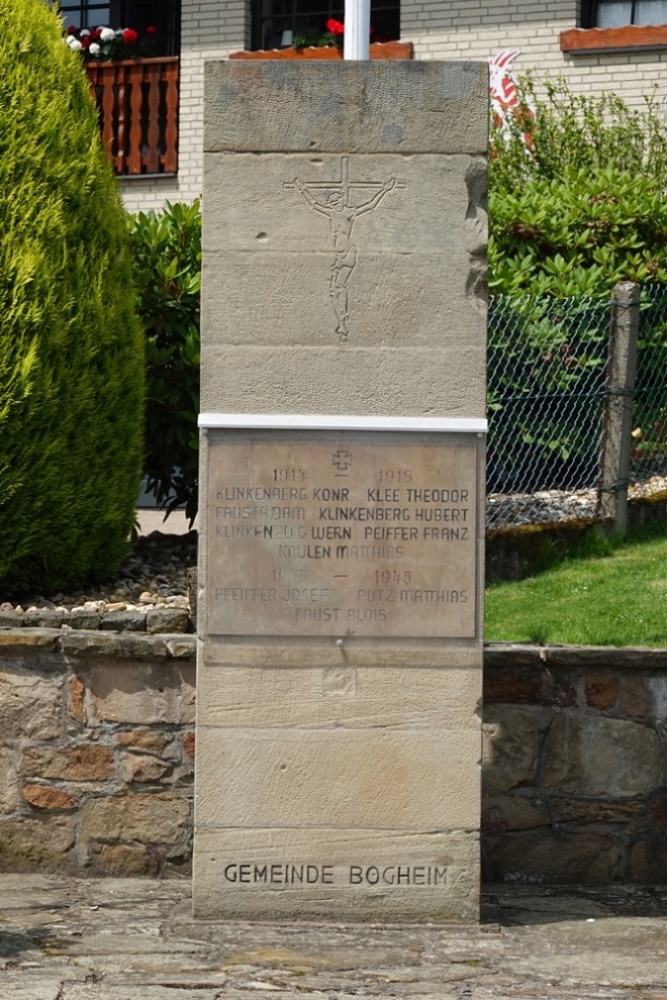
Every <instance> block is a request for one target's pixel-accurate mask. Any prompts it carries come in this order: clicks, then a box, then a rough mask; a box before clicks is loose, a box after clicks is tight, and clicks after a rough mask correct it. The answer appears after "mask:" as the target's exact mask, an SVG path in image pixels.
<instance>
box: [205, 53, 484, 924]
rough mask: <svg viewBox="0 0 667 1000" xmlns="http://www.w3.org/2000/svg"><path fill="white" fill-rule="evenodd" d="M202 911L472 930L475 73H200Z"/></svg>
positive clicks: (476, 642)
mask: <svg viewBox="0 0 667 1000" xmlns="http://www.w3.org/2000/svg"><path fill="white" fill-rule="evenodd" d="M204 143H205V181H204V193H203V213H204V263H203V306H202V308H203V322H202V330H203V333H202V413H201V416H200V425H201V434H202V459H201V474H200V525H201V527H200V554H199V602H198V603H199V621H198V636H199V638H198V667H197V673H198V677H197V771H196V783H195V844H194V914H195V916H196V917H198V918H203V919H219V918H230V919H231V918H238V919H250V920H253V919H257V920H284V919H294V920H299V919H310V920H332V921H389V922H391V921H393V922H417V921H448V920H467V921H474V920H477V919H478V915H479V871H480V860H479V825H480V758H481V719H480V708H481V705H480V702H481V691H482V593H483V579H484V573H483V537H484V536H483V532H484V516H483V500H484V476H483V468H484V445H485V431H486V424H485V419H484V416H485V326H486V258H485V249H486V215H485V205H486V201H485V197H486V149H487V68H486V65H484V64H481V63H447V64H446V63H437V62H407V61H406V62H389V61H387V62H363V61H360V62H327V63H324V62H316V61H311V62H309V61H303V62H300V63H292V62H278V61H275V62H271V61H263V62H254V61H249V62H244V61H239V62H229V61H226V62H217V63H210V64H207V67H206V99H205V135H204Z"/></svg>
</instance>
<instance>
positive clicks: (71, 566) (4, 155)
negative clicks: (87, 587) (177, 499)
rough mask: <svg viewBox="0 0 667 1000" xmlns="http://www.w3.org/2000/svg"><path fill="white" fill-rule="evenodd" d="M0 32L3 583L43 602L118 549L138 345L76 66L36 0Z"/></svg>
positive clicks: (113, 203)
mask: <svg viewBox="0 0 667 1000" xmlns="http://www.w3.org/2000/svg"><path fill="white" fill-rule="evenodd" d="M0 23H1V24H2V32H0V63H1V65H2V74H1V75H0V219H2V229H1V235H0V586H1V587H2V590H3V591H4V592H5V593H11V592H14V593H16V592H19V591H22V590H38V591H39V592H42V593H44V592H47V591H48V590H53V589H56V588H62V587H65V586H69V585H71V584H73V583H83V582H85V581H86V580H90V579H94V578H102V577H104V576H106V575H108V574H109V573H111V572H113V571H114V570H115V569H116V568H117V566H118V564H119V562H120V561H121V559H122V557H123V555H124V553H125V551H126V548H127V540H128V538H129V536H130V533H131V530H132V527H133V523H134V516H135V509H136V500H137V496H138V491H139V482H140V471H141V453H142V442H141V424H142V401H143V381H144V358H143V337H142V332H141V328H140V326H139V322H138V319H137V317H136V314H135V311H134V299H133V293H132V291H131V288H132V276H131V265H130V259H129V255H128V240H127V227H126V221H125V212H124V209H123V207H122V204H121V202H120V198H119V194H118V191H117V186H116V181H115V178H114V176H113V173H112V170H111V167H110V165H109V163H108V161H107V158H106V156H105V155H104V153H103V150H102V148H101V142H100V138H99V131H98V123H97V115H96V112H95V108H94V106H93V102H92V100H91V97H90V94H89V91H88V84H87V81H86V78H85V76H84V73H83V71H82V67H81V59H80V56H79V55H78V54H76V53H74V52H72V51H71V50H70V49H69V48H68V47H67V46H66V45H65V44H64V43H63V40H62V33H61V24H60V20H59V18H58V16H57V15H56V13H55V12H54V11H53V10H52V9H50V8H48V7H47V6H46V4H44V3H43V0H0Z"/></svg>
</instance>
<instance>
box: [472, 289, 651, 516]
mask: <svg viewBox="0 0 667 1000" xmlns="http://www.w3.org/2000/svg"><path fill="white" fill-rule="evenodd" d="M628 308H635V309H636V307H634V306H632V307H628V305H627V303H619V302H617V301H614V299H613V298H612V300H611V301H604V300H602V301H601V300H599V299H587V298H579V299H567V300H556V299H549V298H546V297H539V298H537V297H528V296H525V297H521V298H519V297H508V296H496V297H494V298H493V299H492V300H491V302H490V305H489V339H488V417H489V437H488V451H487V505H486V520H487V525H486V526H487V530H492V529H495V528H500V527H504V526H510V525H519V524H544V523H553V522H558V521H566V520H570V519H572V518H579V519H581V518H583V519H592V518H595V517H598V516H600V509H601V496H602V493H603V490H607V491H613V490H615V489H617V488H618V486H619V485H620V480H617V481H616V482H613V481H612V482H611V484H610V483H609V481H608V478H609V474H608V467H609V456H608V455H607V456H606V461H605V453H604V452H605V448H606V447H607V448H608V447H609V445H608V437H609V426H610V405H613V404H611V402H610V401H611V400H612V399H613V397H614V396H615V397H616V398H617V399H618V397H619V395H620V396H622V395H624V394H625V395H627V392H626V390H625V388H621V389H618V387H616V388H614V387H613V386H612V385H611V378H610V375H611V367H610V331H611V330H612V328H613V326H614V322H615V313H614V310H615V309H616V310H617V312H616V316H617V315H618V310H619V309H628ZM639 313H640V325H639V339H638V343H637V377H636V395H635V406H634V412H633V416H632V422H631V427H630V422H627V421H626V423H627V424H628V434H629V432H630V429H631V431H632V434H631V439H630V441H629V442H626V443H625V444H626V454H627V451H628V449H629V456H630V484H629V485H630V489H629V495H630V496H633V495H641V494H642V493H643V494H647V493H650V492H658V491H661V490H665V489H667V478H666V477H667V289H663V288H653V289H650V290H646V291H644V292H642V295H641V302H640V306H639ZM614 340H615V338H614ZM604 469H607V471H606V472H605V475H606V476H607V481H606V482H604V483H603V470H604ZM621 485H623V486H625V483H623V484H621Z"/></svg>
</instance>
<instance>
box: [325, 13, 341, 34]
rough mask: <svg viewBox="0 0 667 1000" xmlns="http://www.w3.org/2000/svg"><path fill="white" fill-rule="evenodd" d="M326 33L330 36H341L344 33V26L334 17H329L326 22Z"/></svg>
mask: <svg viewBox="0 0 667 1000" xmlns="http://www.w3.org/2000/svg"><path fill="white" fill-rule="evenodd" d="M327 31H330V32H331V34H332V35H342V34H343V33H344V32H345V25H344V24H342V23H341V22H340V21H337V20H336V18H335V17H330V18H329V20H328V21H327Z"/></svg>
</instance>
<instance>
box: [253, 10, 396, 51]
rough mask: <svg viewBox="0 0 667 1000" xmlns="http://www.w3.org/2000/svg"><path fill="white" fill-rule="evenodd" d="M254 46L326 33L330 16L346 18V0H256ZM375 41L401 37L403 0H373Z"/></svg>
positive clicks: (281, 43) (275, 44) (279, 44)
mask: <svg viewBox="0 0 667 1000" xmlns="http://www.w3.org/2000/svg"><path fill="white" fill-rule="evenodd" d="M252 14H253V17H252V47H253V48H254V49H279V48H281V47H282V46H284V45H289V44H291V39H292V37H293V36H294V35H303V34H304V33H305V32H306V33H307V32H309V31H312V32H315V33H316V34H318V35H319V34H323V33H324V32H325V31H326V23H327V21H328V20H329V18H330V17H335V18H336V20H338V21H342V20H343V19H344V2H343V0H253V11H252ZM371 24H372V25H373V36H372V39H373V41H376V42H390V41H395V40H396V39H397V38H399V37H400V0H371Z"/></svg>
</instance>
